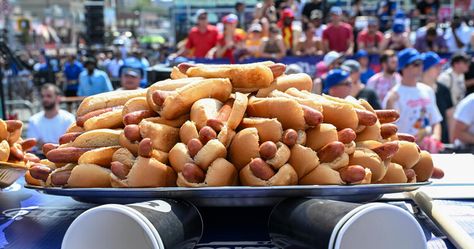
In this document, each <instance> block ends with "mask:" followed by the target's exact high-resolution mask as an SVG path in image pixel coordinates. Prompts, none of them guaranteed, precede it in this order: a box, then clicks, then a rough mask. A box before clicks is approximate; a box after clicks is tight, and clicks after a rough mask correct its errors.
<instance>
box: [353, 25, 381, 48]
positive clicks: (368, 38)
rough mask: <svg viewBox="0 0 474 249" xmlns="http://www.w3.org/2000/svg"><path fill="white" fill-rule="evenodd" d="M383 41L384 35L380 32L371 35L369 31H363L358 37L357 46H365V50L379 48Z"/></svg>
mask: <svg viewBox="0 0 474 249" xmlns="http://www.w3.org/2000/svg"><path fill="white" fill-rule="evenodd" d="M382 40H383V34H382V32H380V31H377V32H375V34H369V31H368V30H366V29H365V30H363V31H361V32H360V33H359V35H358V36H357V44H364V47H365V48H373V47H377V46H378V45H379V44H380V43H381V42H382Z"/></svg>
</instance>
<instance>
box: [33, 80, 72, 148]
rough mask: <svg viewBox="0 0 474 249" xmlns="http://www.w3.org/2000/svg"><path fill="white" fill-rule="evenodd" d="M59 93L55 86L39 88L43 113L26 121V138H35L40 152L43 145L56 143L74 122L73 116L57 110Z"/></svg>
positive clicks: (48, 85) (47, 85) (49, 85)
mask: <svg viewBox="0 0 474 249" xmlns="http://www.w3.org/2000/svg"><path fill="white" fill-rule="evenodd" d="M60 100H61V91H60V90H59V88H58V87H57V86H56V85H53V84H45V85H43V86H42V87H41V101H42V105H43V111H41V112H39V113H36V114H35V115H33V116H31V117H30V119H29V121H28V132H27V137H28V138H36V141H38V143H37V148H38V150H39V151H41V148H42V147H43V144H45V143H58V140H59V137H60V136H61V135H63V134H64V133H65V132H66V130H67V128H68V127H69V126H70V125H71V124H72V123H74V122H75V121H76V119H75V117H74V115H72V114H71V113H69V112H67V111H64V110H61V109H59V102H60Z"/></svg>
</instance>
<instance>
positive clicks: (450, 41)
mask: <svg viewBox="0 0 474 249" xmlns="http://www.w3.org/2000/svg"><path fill="white" fill-rule="evenodd" d="M472 31H473V29H472V28H471V27H469V26H467V25H466V24H465V23H462V24H461V26H460V27H459V28H457V29H456V34H457V36H458V38H459V40H461V42H462V43H463V44H464V46H463V47H462V48H458V46H457V45H456V40H455V38H454V35H453V30H452V29H451V28H448V29H446V32H445V33H444V39H445V40H446V45H447V46H448V51H449V52H450V53H455V52H466V51H467V47H468V45H469V42H470V41H471V36H472Z"/></svg>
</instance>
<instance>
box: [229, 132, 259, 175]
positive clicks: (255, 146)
mask: <svg viewBox="0 0 474 249" xmlns="http://www.w3.org/2000/svg"><path fill="white" fill-rule="evenodd" d="M259 146H260V145H259V137H258V130H257V129H256V128H246V129H243V130H241V131H239V132H238V133H237V134H236V135H235V136H234V139H233V140H232V143H231V144H230V149H229V152H230V161H231V162H232V164H234V166H235V167H236V168H237V169H238V170H240V169H242V168H243V167H244V166H245V165H247V164H248V163H249V162H250V160H252V158H257V157H259V152H258V151H259Z"/></svg>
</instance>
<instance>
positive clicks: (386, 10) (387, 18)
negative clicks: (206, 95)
mask: <svg viewBox="0 0 474 249" xmlns="http://www.w3.org/2000/svg"><path fill="white" fill-rule="evenodd" d="M396 9H397V1H395V0H382V1H379V2H378V8H377V16H378V18H379V20H380V30H381V31H383V32H384V31H386V30H388V29H389V28H390V24H391V20H392V16H393V14H394V13H395V11H396Z"/></svg>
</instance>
